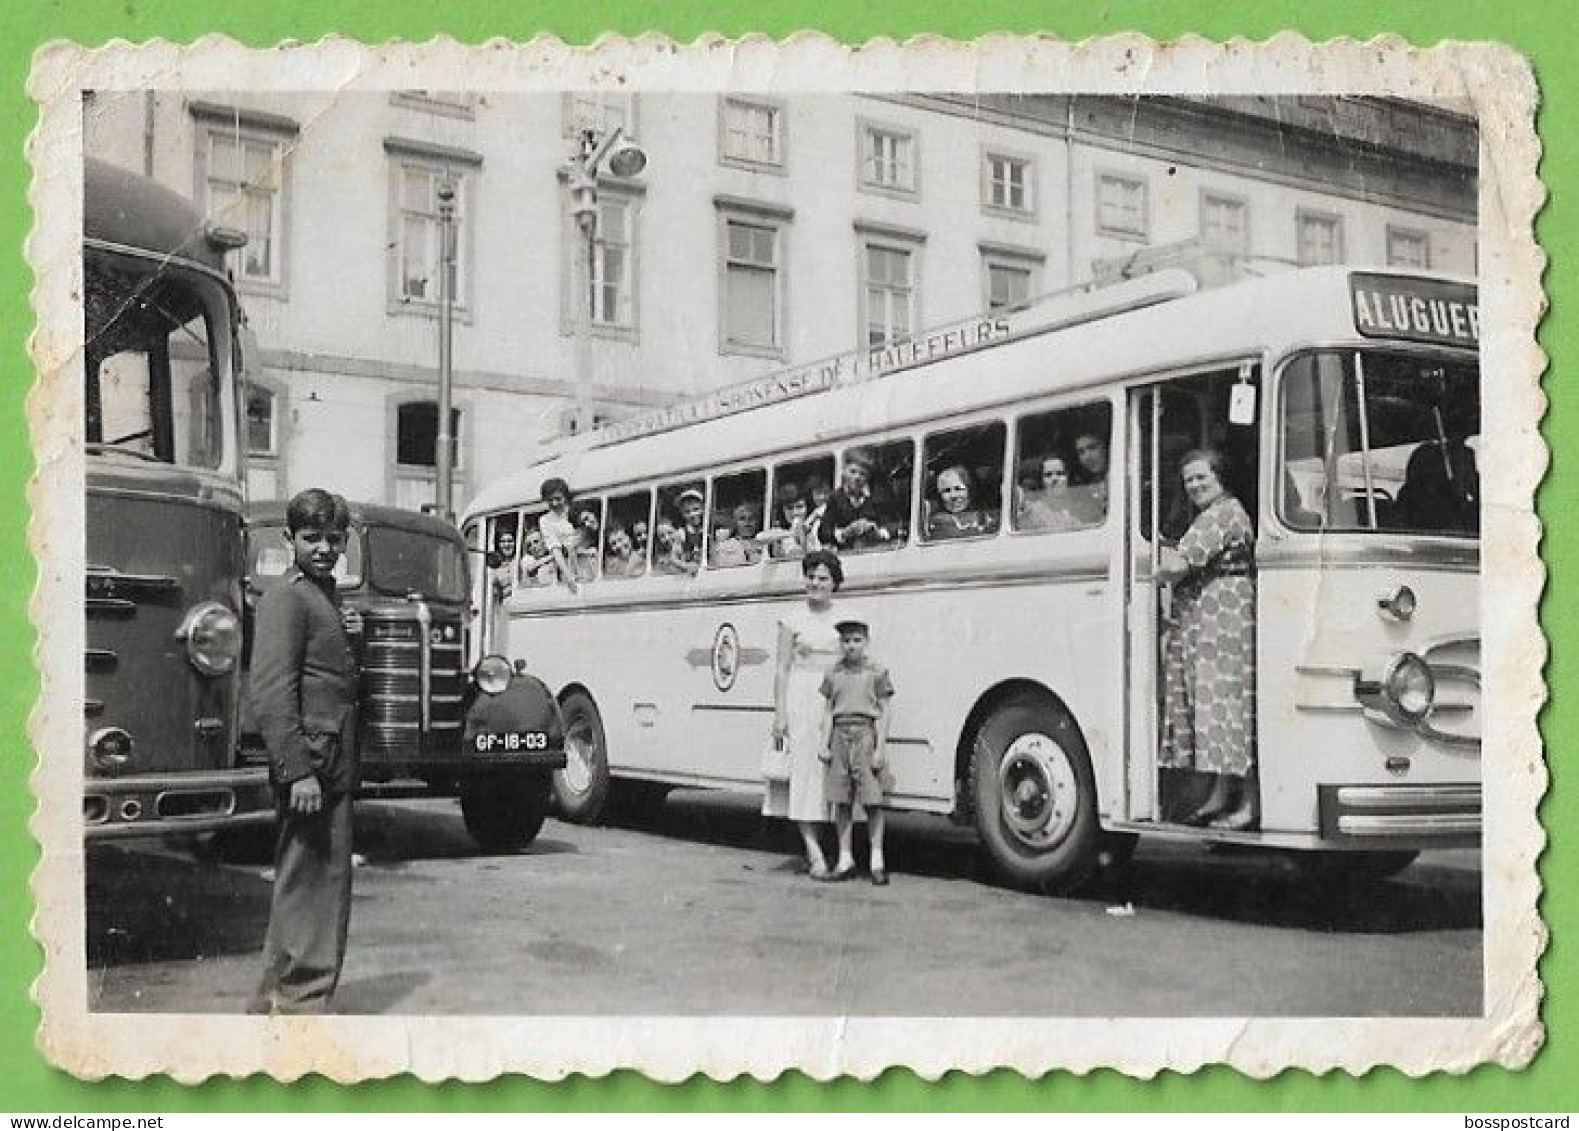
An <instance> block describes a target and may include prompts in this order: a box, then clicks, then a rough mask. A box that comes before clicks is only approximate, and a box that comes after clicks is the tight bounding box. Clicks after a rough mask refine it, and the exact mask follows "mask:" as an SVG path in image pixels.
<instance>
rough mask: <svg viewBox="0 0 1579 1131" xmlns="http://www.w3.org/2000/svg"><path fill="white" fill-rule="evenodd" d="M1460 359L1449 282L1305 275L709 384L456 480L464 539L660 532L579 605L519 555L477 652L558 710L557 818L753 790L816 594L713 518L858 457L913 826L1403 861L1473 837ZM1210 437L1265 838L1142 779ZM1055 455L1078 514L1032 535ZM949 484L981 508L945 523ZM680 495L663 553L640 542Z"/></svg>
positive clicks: (787, 559) (1031, 862) (1474, 403)
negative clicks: (787, 630) (576, 443)
mask: <svg viewBox="0 0 1579 1131" xmlns="http://www.w3.org/2000/svg"><path fill="white" fill-rule="evenodd" d="M1478 343H1479V315H1478V308H1477V306H1476V292H1475V289H1474V287H1473V286H1472V285H1470V284H1468V283H1464V282H1460V281H1454V280H1450V279H1444V278H1436V277H1423V276H1418V275H1397V274H1388V273H1377V272H1354V271H1349V270H1346V269H1343V268H1318V269H1314V270H1309V271H1300V272H1289V273H1286V274H1282V275H1278V276H1274V277H1270V278H1264V279H1256V280H1250V281H1246V282H1242V283H1237V284H1234V285H1230V286H1226V287H1222V288H1219V289H1215V290H1210V291H1204V292H1197V291H1196V287H1195V284H1194V280H1193V279H1192V278H1191V277H1190V276H1188V275H1186V274H1185V273H1183V272H1180V271H1169V272H1162V273H1159V274H1157V275H1154V276H1150V277H1148V278H1144V279H1140V280H1135V281H1132V282H1127V283H1122V284H1118V285H1116V286H1113V287H1108V288H1104V289H1101V290H1094V291H1090V292H1087V293H1083V294H1079V295H1074V296H1065V297H1063V298H1061V299H1055V300H1053V301H1051V302H1050V303H1047V304H1044V305H1042V306H1038V307H1033V308H1031V309H1029V310H1024V311H1018V312H1014V313H1011V314H1004V313H1002V312H995V313H994V314H993V315H991V316H990V317H987V318H983V319H980V320H977V321H975V322H971V323H966V324H963V325H961V326H956V327H951V328H949V329H948V330H946V331H939V332H938V333H936V334H932V335H924V336H921V337H919V338H917V339H915V340H913V341H911V342H909V343H907V344H906V345H905V346H903V347H899V348H897V349H896V348H888V349H883V350H874V351H872V352H871V353H870V354H866V355H860V356H857V357H854V358H845V359H838V360H836V361H834V362H830V363H826V364H819V365H814V366H809V367H806V368H805V369H802V370H798V371H791V372H789V373H785V374H777V375H775V376H773V377H770V378H767V379H765V380H763V381H758V382H755V383H753V384H751V385H747V386H740V387H736V388H731V389H727V390H724V391H722V392H720V393H717V394H714V395H712V396H710V397H708V398H704V399H703V400H701V401H698V402H696V403H694V404H688V405H683V406H678V407H676V408H673V409H668V410H664V411H662V412H658V413H654V414H653V415H651V416H649V417H645V418H640V419H637V420H634V421H628V422H624V423H622V424H620V425H616V426H614V427H612V428H609V429H606V430H604V431H603V432H602V433H595V434H593V436H592V437H591V440H590V442H589V443H588V444H586V445H585V446H583V447H581V448H579V449H577V450H574V451H570V452H567V453H565V454H563V455H560V456H558V457H555V458H553V459H550V460H548V461H546V462H544V463H542V464H540V465H538V466H534V467H531V468H529V469H527V470H525V471H524V472H522V473H520V474H517V475H515V476H513V477H511V478H509V479H507V480H505V481H502V482H499V483H496V484H494V485H492V486H490V487H489V488H487V489H485V490H484V491H483V492H482V493H481V494H480V495H479V496H478V498H477V499H476V500H474V502H473V503H472V505H471V507H470V508H469V510H468V512H467V515H466V517H465V519H464V522H465V526H466V530H467V533H468V538H469V544H470V545H471V546H472V547H473V548H474V550H477V551H478V552H482V551H483V550H485V549H486V548H488V547H492V546H494V545H495V536H496V534H497V533H499V532H500V531H502V530H509V531H511V532H512V533H518V532H520V533H525V532H530V531H532V530H534V529H535V526H536V518H537V516H538V515H539V514H540V513H541V511H542V505H541V503H540V502H539V496H540V492H541V488H542V485H543V483H544V482H545V481H546V480H548V479H550V478H560V479H564V480H565V481H567V482H568V483H569V485H570V487H571V489H572V491H573V493H574V498H575V504H574V505H575V508H576V510H577V515H578V518H580V519H582V520H583V521H584V525H585V526H586V527H587V528H588V529H589V530H590V529H591V528H592V527H593V526H594V525H595V526H596V527H597V529H599V530H601V531H605V532H609V533H612V531H613V530H615V529H616V528H618V529H623V530H624V531H626V532H627V533H633V534H635V536H636V540H637V541H638V543H640V542H641V541H642V540H643V537H644V536H645V543H646V549H645V556H644V557H639V558H638V564H637V565H630V564H627V565H626V566H624V567H621V568H618V569H616V568H614V567H613V566H611V565H610V564H609V563H610V561H611V558H610V556H609V550H608V548H607V541H608V539H607V538H606V537H601V536H595V535H590V534H589V536H588V543H587V545H586V547H585V550H584V552H583V553H582V554H580V555H577V561H578V564H577V567H576V568H577V570H578V571H579V573H580V574H581V577H582V580H581V582H580V584H579V585H577V586H576V587H575V588H574V590H572V587H571V586H569V585H567V584H563V583H556V582H553V581H552V570H549V571H543V570H537V571H535V574H534V573H532V572H530V571H529V572H528V573H526V574H523V573H522V572H521V571H520V570H519V569H517V570H516V572H515V574H514V577H515V580H516V584H514V585H513V586H510V585H506V586H491V587H489V586H485V587H482V588H480V589H479V591H478V593H477V594H476V598H477V601H478V603H479V604H480V605H483V606H487V607H486V608H485V610H484V611H485V612H487V613H488V614H489V615H488V616H486V617H485V618H484V620H483V623H489V624H491V625H492V628H491V630H490V634H488V638H486V639H479V640H478V641H476V642H474V648H475V649H476V650H478V651H479V652H480V651H482V650H490V651H496V652H500V653H504V654H507V655H508V657H509V658H510V659H511V660H513V661H516V662H519V663H524V665H525V666H526V668H527V669H528V670H530V671H532V672H533V673H534V674H536V675H538V676H540V677H541V678H543V679H544V680H546V681H547V682H548V684H549V685H550V686H551V687H552V688H553V689H554V690H555V691H556V692H557V694H558V695H559V696H560V701H561V704H562V706H563V709H564V713H565V716H566V728H567V739H566V745H567V753H568V756H569V765H568V766H567V768H566V769H565V770H564V771H563V772H562V773H561V775H560V777H559V779H558V781H557V782H556V792H557V797H558V804H559V807H560V810H561V812H562V813H563V814H564V815H565V816H567V817H569V818H570V819H573V820H595V819H596V818H597V817H598V816H599V814H600V813H601V812H602V811H603V809H604V807H605V806H606V805H607V804H608V803H609V801H610V797H611V793H614V792H617V791H620V790H622V789H625V790H629V791H631V792H632V793H633V794H635V795H638V796H647V797H651V796H658V797H661V795H662V792H663V791H664V790H665V789H667V788H669V787H674V786H692V787H712V788H722V789H735V790H750V789H758V788H760V782H759V780H758V778H759V759H760V756H761V751H762V749H763V747H764V745H765V743H766V742H767V740H768V735H769V729H770V724H771V718H772V697H773V690H772V689H773V672H774V654H773V650H774V647H775V640H776V637H775V631H776V630H775V623H776V621H777V619H778V618H779V617H780V616H781V615H782V614H783V613H784V611H785V610H786V609H787V608H789V607H791V606H792V605H793V604H794V603H796V602H799V601H801V600H802V599H803V596H802V594H803V590H802V578H801V572H800V566H799V563H798V561H797V560H796V559H795V558H794V556H793V555H792V554H787V555H785V556H776V555H774V554H769V553H763V554H753V553H749V552H748V553H744V554H742V553H741V552H739V547H740V545H741V544H742V543H741V541H740V540H738V539H734V538H731V537H730V532H731V531H732V530H734V527H735V525H736V524H737V522H744V524H745V528H744V530H741V531H735V533H739V534H744V535H747V536H749V534H750V533H751V528H752V526H753V525H754V522H753V516H763V515H767V516H768V518H769V521H771V519H772V518H773V517H776V516H773V515H771V514H770V513H769V512H770V504H771V503H772V502H774V501H776V500H778V499H779V498H780V496H781V494H782V493H783V492H784V491H785V490H786V488H789V487H795V488H799V489H801V490H802V491H803V492H806V493H809V490H808V489H809V488H810V487H811V486H813V485H818V484H821V485H824V486H825V485H828V484H833V483H836V482H837V481H838V479H837V476H838V474H839V472H840V471H841V469H842V464H843V461H844V460H845V459H846V457H847V456H848V454H849V453H850V452H851V451H852V450H853V449H856V448H860V449H863V450H864V452H865V453H866V454H867V455H868V457H869V458H871V459H872V460H873V462H874V464H875V467H874V470H873V479H874V482H875V484H876V487H877V489H878V490H879V491H884V492H886V498H887V500H888V501H887V503H886V505H887V506H888V507H890V508H891V515H890V516H889V520H888V522H887V525H888V526H889V527H891V529H890V530H889V531H887V533H888V534H889V535H890V537H889V538H888V540H887V541H884V542H880V543H876V544H873V545H871V546H869V547H867V548H865V549H863V550H861V551H859V552H846V553H843V554H842V562H843V565H844V571H845V584H844V587H843V589H842V591H841V592H840V593H839V595H838V597H837V599H836V600H837V605H838V609H839V611H840V612H841V613H847V614H849V615H850V616H854V617H859V618H860V619H862V620H865V621H866V622H868V623H869V624H870V625H871V630H872V645H871V649H872V652H873V654H874V655H876V656H878V657H879V658H881V659H882V660H883V661H884V662H885V663H887V665H888V666H889V668H890V670H891V672H892V674H893V680H894V684H895V686H896V688H897V692H898V693H897V696H896V699H895V701H894V714H893V719H892V728H891V739H890V741H891V749H892V757H891V763H892V766H893V770H894V773H895V777H896V789H895V792H894V794H893V797H892V804H893V806H894V807H895V808H897V809H904V810H914V811H923V812H928V813H936V814H947V815H951V816H952V817H954V818H955V819H956V820H958V821H972V822H974V823H975V825H976V827H977V828H978V830H979V833H980V839H981V842H982V844H983V845H984V846H985V848H986V850H987V852H988V853H989V854H990V856H991V858H992V861H993V863H994V865H995V867H996V870H997V871H998V872H999V874H1000V875H1001V876H1002V877H1003V878H1005V879H1006V880H1007V881H1009V882H1011V883H1013V884H1016V885H1019V886H1024V887H1027V888H1033V889H1039V890H1045V891H1066V890H1068V889H1070V888H1071V887H1073V886H1074V885H1076V884H1078V883H1079V882H1080V881H1081V880H1083V879H1084V878H1086V877H1087V876H1088V875H1089V874H1090V873H1091V871H1092V869H1093V867H1094V866H1095V864H1096V862H1097V860H1098V859H1099V856H1100V854H1101V853H1102V852H1104V851H1106V852H1108V853H1112V854H1117V855H1118V856H1120V857H1122V856H1123V854H1125V853H1126V852H1127V851H1129V850H1130V849H1131V848H1132V846H1133V844H1134V838H1135V835H1136V834H1142V833H1146V834H1158V835H1166V836H1172V837H1188V838H1194V839H1201V840H1217V841H1230V842H1237V843H1240V844H1248V845H1256V846H1261V847H1266V848H1274V849H1288V850H1301V851H1300V852H1298V853H1297V857H1298V858H1300V859H1303V860H1306V861H1311V862H1316V863H1319V865H1320V866H1321V867H1323V868H1334V867H1336V868H1339V869H1348V870H1352V871H1353V872H1354V873H1357V874H1369V875H1379V874H1388V873H1390V872H1392V871H1395V870H1397V869H1399V868H1402V867H1404V866H1406V865H1407V864H1408V863H1409V862H1410V861H1411V860H1412V859H1413V858H1414V856H1415V855H1417V854H1418V852H1419V851H1420V850H1422V849H1426V848H1436V847H1450V846H1463V845H1473V844H1476V843H1478V839H1479V835H1480V819H1481V818H1480V810H1481V800H1480V799H1481V784H1480V782H1481V773H1480V737H1479V732H1480V725H1479V723H1480V710H1481V707H1480V678H1479V660H1480V635H1481V634H1480V622H1479V616H1480V613H1479V609H1480V601H1479V561H1480V553H1479V511H1478V479H1477V475H1476V470H1475V456H1474V452H1475V449H1476V447H1477V445H1478V442H1479V433H1480V383H1479V370H1478V361H1477V351H1478ZM1202 446H1211V447H1213V448H1215V449H1217V450H1218V451H1219V452H1221V453H1222V455H1223V456H1224V457H1225V461H1226V470H1225V473H1224V475H1223V478H1224V482H1225V486H1226V487H1227V489H1228V490H1229V492H1230V493H1232V494H1233V495H1234V496H1235V497H1237V498H1238V499H1239V500H1240V501H1241V502H1242V503H1243V504H1244V506H1245V508H1246V510H1247V511H1248V512H1249V514H1250V515H1251V516H1252V519H1253V521H1254V523H1255V527H1256V544H1255V562H1254V573H1255V577H1256V602H1257V629H1256V632H1257V639H1256V700H1257V705H1256V750H1257V763H1258V768H1259V790H1260V813H1261V820H1260V825H1259V827H1258V828H1256V829H1254V830H1252V831H1243V832H1233V831H1226V830H1216V829H1201V828H1194V827H1187V826H1186V825H1185V824H1184V815H1185V814H1187V813H1189V812H1191V810H1192V808H1193V807H1194V806H1195V805H1196V804H1198V803H1199V801H1200V800H1201V796H1202V785H1201V781H1200V778H1199V776H1198V775H1195V774H1192V773H1189V772H1182V771H1175V770H1166V769H1162V768H1160V767H1159V764H1158V752H1159V745H1160V738H1159V726H1160V723H1159V713H1160V703H1161V691H1160V688H1159V679H1160V678H1161V674H1160V673H1161V669H1162V662H1161V652H1160V648H1161V637H1162V633H1163V631H1164V630H1163V627H1162V622H1163V618H1164V617H1166V616H1167V615H1168V608H1169V599H1170V596H1171V594H1170V592H1169V591H1168V586H1167V585H1166V584H1165V583H1164V582H1163V581H1162V580H1161V579H1160V577H1159V571H1158V568H1157V565H1158V560H1159V554H1160V547H1161V546H1162V545H1164V544H1166V543H1167V542H1168V541H1169V540H1171V539H1172V538H1175V537H1177V536H1178V535H1179V534H1180V533H1181V532H1182V530H1183V528H1184V526H1185V525H1186V524H1187V522H1188V519H1189V507H1188V505H1187V503H1186V501H1185V498H1184V495H1183V491H1182V488H1181V485H1180V476H1179V469H1178V464H1179V457H1180V456H1181V455H1182V453H1184V452H1185V451H1187V450H1190V449H1193V448H1199V447H1202ZM1077 449H1078V451H1077ZM1054 458H1056V459H1060V460H1062V461H1063V462H1064V464H1065V467H1066V469H1067V470H1068V471H1069V472H1070V478H1071V479H1072V480H1073V481H1074V486H1073V488H1072V490H1071V493H1070V494H1069V495H1068V496H1067V499H1068V500H1069V501H1070V502H1071V504H1072V505H1070V506H1069V507H1068V517H1067V518H1066V520H1065V521H1060V522H1054V523H1049V522H1047V521H1045V518H1044V520H1043V521H1039V522H1037V523H1035V524H1033V523H1032V522H1031V521H1030V520H1029V518H1028V517H1027V516H1028V514H1029V511H1028V509H1027V508H1026V507H1025V505H1024V503H1025V500H1026V498H1027V493H1028V491H1029V489H1030V488H1031V487H1033V486H1034V484H1032V483H1030V482H1029V480H1030V479H1031V478H1032V477H1034V476H1035V475H1036V473H1037V471H1038V469H1039V468H1040V467H1041V466H1042V465H1043V464H1044V462H1046V461H1047V460H1050V459H1054ZM950 466H954V467H958V466H963V467H965V468H967V469H968V471H969V477H970V478H971V479H973V480H974V483H975V491H976V494H975V498H974V499H973V500H972V501H973V503H974V505H975V507H977V508H979V509H980V510H981V511H982V512H983V513H984V515H985V516H986V521H983V522H981V523H980V524H979V529H977V530H975V531H970V532H967V533H969V534H971V535H972V536H967V537H950V538H947V539H943V538H938V537H929V533H931V530H930V523H929V516H930V515H932V514H933V513H935V512H936V511H937V509H938V507H939V500H938V496H937V493H936V489H937V484H936V479H937V476H938V474H939V473H940V472H941V471H942V470H943V469H944V468H946V467H950ZM1157 468H1160V473H1157V472H1154V469H1157ZM1082 478H1084V479H1085V480H1086V481H1087V482H1085V483H1084V484H1083V485H1082V484H1081V482H1080V480H1081V479H1082ZM693 492H699V493H700V495H701V498H702V501H703V505H704V508H705V518H706V521H705V524H704V528H703V529H701V530H699V531H697V532H696V539H695V541H698V542H699V543H700V545H691V546H689V550H690V551H691V553H692V554H693V556H694V557H695V559H696V561H695V563H694V564H690V565H684V566H683V567H682V566H679V565H676V563H675V561H674V558H673V556H672V555H670V554H668V553H665V552H663V551H662V550H661V549H660V543H661V542H662V541H663V539H662V538H661V537H660V527H662V526H663V525H664V524H674V525H677V526H678V525H681V524H682V522H683V520H682V518H681V515H680V511H681V496H682V495H685V494H687V493H693ZM692 497H693V498H694V494H693V496H692ZM692 509H693V510H694V504H692ZM583 511H585V512H587V513H589V514H590V515H591V518H586V517H585V515H583V514H582V512H583ZM593 520H595V523H594V521H593ZM757 521H758V522H760V519H758V520H757ZM663 533H665V534H666V533H667V531H663ZM955 533H957V532H955ZM1159 535H1160V536H1159ZM748 540H749V539H748ZM726 544H727V546H726ZM726 548H727V551H728V552H727V553H726V552H724V551H725V549H726ZM600 559H601V561H600ZM477 572H478V573H479V574H482V573H485V572H486V571H483V570H479V571H477ZM506 572H508V571H506ZM617 574H618V575H617ZM627 574H634V575H631V576H627ZM534 582H538V583H534Z"/></svg>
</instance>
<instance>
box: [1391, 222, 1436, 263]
mask: <svg viewBox="0 0 1579 1131" xmlns="http://www.w3.org/2000/svg"><path fill="white" fill-rule="evenodd" d="M1387 266H1389V267H1408V268H1413V269H1415V270H1418V271H1429V270H1430V269H1431V237H1430V235H1429V234H1427V233H1426V232H1422V231H1420V230H1419V229H1418V228H1395V227H1393V226H1392V225H1391V224H1389V225H1387Z"/></svg>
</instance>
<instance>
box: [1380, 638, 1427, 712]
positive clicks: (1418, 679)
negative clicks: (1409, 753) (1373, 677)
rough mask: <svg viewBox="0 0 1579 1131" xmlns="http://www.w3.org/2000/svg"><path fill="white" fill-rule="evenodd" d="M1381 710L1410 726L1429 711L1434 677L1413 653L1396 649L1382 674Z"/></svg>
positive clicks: (1422, 661)
mask: <svg viewBox="0 0 1579 1131" xmlns="http://www.w3.org/2000/svg"><path fill="white" fill-rule="evenodd" d="M1382 698H1383V704H1382V709H1383V710H1385V711H1386V712H1387V713H1388V714H1389V715H1391V716H1392V717H1393V718H1394V719H1395V720H1396V721H1398V722H1400V723H1404V724H1407V725H1410V726H1413V725H1414V724H1415V723H1418V722H1419V721H1420V720H1421V719H1423V718H1425V717H1426V715H1428V714H1429V713H1430V712H1431V704H1432V703H1433V702H1434V701H1435V700H1436V680H1435V679H1434V678H1433V677H1432V675H1431V666H1430V665H1429V664H1427V663H1426V662H1425V661H1424V660H1422V659H1421V658H1420V657H1419V656H1416V655H1415V654H1414V653H1413V652H1400V653H1399V654H1398V655H1397V656H1395V657H1393V660H1392V662H1391V663H1390V664H1388V665H1387V671H1386V673H1385V674H1383V676H1382Z"/></svg>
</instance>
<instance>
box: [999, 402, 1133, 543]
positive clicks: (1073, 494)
mask: <svg viewBox="0 0 1579 1131" xmlns="http://www.w3.org/2000/svg"><path fill="white" fill-rule="evenodd" d="M1112 439H1113V408H1112V406H1111V405H1109V404H1108V403H1107V402H1106V401H1102V402H1099V403H1097V404H1092V405H1081V406H1078V407H1076V408H1060V409H1054V410H1053V411H1051V412H1039V413H1035V414H1033V415H1031V416H1024V417H1021V418H1020V421H1019V423H1018V425H1016V427H1015V444H1014V451H1015V465H1014V466H1015V485H1014V498H1013V513H1012V516H1011V517H1012V521H1013V524H1014V529H1016V530H1021V531H1026V532H1030V533H1042V534H1045V533H1056V532H1058V531H1063V530H1077V529H1079V528H1080V527H1083V526H1100V525H1101V524H1102V522H1103V520H1104V519H1106V518H1107V510H1108V492H1109V475H1110V473H1111V471H1112V468H1111V466H1110V464H1111V460H1110V459H1109V453H1110V452H1111V451H1112Z"/></svg>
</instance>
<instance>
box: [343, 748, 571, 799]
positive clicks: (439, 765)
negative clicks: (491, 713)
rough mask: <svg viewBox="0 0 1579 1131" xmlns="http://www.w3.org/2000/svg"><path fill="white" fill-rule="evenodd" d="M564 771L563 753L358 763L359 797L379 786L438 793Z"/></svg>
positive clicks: (544, 752)
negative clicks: (430, 786)
mask: <svg viewBox="0 0 1579 1131" xmlns="http://www.w3.org/2000/svg"><path fill="white" fill-rule="evenodd" d="M564 768H565V752H564V751H563V750H534V751H533V752H531V753H530V754H492V755H489V754H456V755H450V756H444V757H435V756H433V755H431V754H429V755H424V756H423V757H420V758H410V759H406V758H389V759H380V760H378V761H363V763H362V794H363V795H366V794H367V793H369V792H370V791H371V792H375V793H376V792H377V788H376V787H378V786H379V785H383V784H387V783H389V782H397V781H402V780H411V779H417V780H422V781H427V782H430V783H434V784H435V788H437V789H438V790H439V791H440V792H444V791H446V790H448V789H451V788H456V787H459V786H460V785H462V784H464V783H466V782H471V781H476V780H478V779H484V778H501V777H510V776H512V775H515V774H523V773H541V774H551V773H553V772H554V771H555V770H562V769H564Z"/></svg>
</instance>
